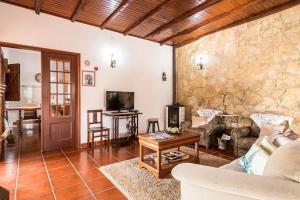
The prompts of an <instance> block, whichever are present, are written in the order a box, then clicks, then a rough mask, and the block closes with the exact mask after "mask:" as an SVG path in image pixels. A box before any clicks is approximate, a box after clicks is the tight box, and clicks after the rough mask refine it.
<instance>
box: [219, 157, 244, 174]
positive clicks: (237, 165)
mask: <svg viewBox="0 0 300 200" xmlns="http://www.w3.org/2000/svg"><path fill="white" fill-rule="evenodd" d="M239 161H240V159H236V160H234V161H232V162H231V163H228V164H227V165H223V166H221V167H220V168H221V169H227V170H231V171H237V172H244V169H243V167H242V166H241V165H240V163H239Z"/></svg>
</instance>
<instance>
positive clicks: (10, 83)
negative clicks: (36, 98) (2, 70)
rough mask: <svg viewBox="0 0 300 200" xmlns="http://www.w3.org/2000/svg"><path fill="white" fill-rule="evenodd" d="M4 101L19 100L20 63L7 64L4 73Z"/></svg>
mask: <svg viewBox="0 0 300 200" xmlns="http://www.w3.org/2000/svg"><path fill="white" fill-rule="evenodd" d="M5 81H6V86H7V89H6V93H5V101H20V64H18V63H16V64H9V65H8V73H7V74H6V80H5Z"/></svg>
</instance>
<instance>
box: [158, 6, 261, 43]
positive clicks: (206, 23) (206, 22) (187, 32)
mask: <svg viewBox="0 0 300 200" xmlns="http://www.w3.org/2000/svg"><path fill="white" fill-rule="evenodd" d="M262 1H264V0H255V1H252V2H249V3H246V4H244V5H242V6H240V7H236V8H234V9H232V10H229V11H227V12H225V13H222V14H220V15H217V16H215V17H212V18H210V19H207V20H205V21H203V22H200V23H199V24H197V25H195V26H192V27H190V28H187V29H185V30H183V31H180V32H178V33H176V34H174V35H172V36H170V37H168V38H166V39H164V40H162V41H161V42H160V45H164V44H166V43H167V42H169V41H170V40H174V39H176V38H178V37H180V36H183V35H187V34H190V33H192V32H194V31H196V30H198V29H200V28H202V27H203V26H206V25H208V24H210V23H213V22H215V21H218V20H220V19H223V18H224V17H227V16H228V15H234V14H237V13H239V12H240V11H241V10H242V9H247V8H249V7H251V6H253V5H256V4H258V3H260V2H262Z"/></svg>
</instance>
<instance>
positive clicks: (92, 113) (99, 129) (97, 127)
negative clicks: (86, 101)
mask: <svg viewBox="0 0 300 200" xmlns="http://www.w3.org/2000/svg"><path fill="white" fill-rule="evenodd" d="M87 127H88V135H87V136H88V137H87V138H88V147H91V145H90V139H92V148H94V143H95V138H100V143H101V142H102V141H103V139H104V140H105V139H106V140H105V144H106V145H107V144H108V143H109V135H110V130H109V128H105V127H103V111H102V110H88V111H87ZM98 133H99V134H98Z"/></svg>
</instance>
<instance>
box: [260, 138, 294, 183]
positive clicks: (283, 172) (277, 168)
mask: <svg viewBox="0 0 300 200" xmlns="http://www.w3.org/2000/svg"><path fill="white" fill-rule="evenodd" d="M299 152H300V139H297V140H294V141H292V142H290V143H288V144H286V145H283V146H281V147H279V148H278V149H276V150H275V151H274V152H273V154H272V155H271V157H270V159H269V160H268V162H267V164H266V167H265V169H264V175H266V176H272V177H281V178H286V179H289V180H293V181H296V182H299V183H300V155H299Z"/></svg>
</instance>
